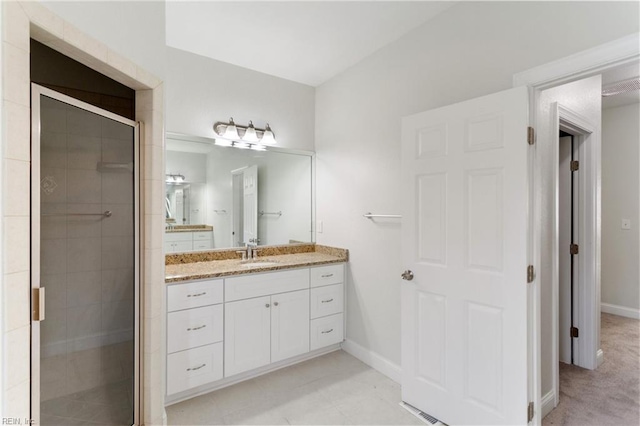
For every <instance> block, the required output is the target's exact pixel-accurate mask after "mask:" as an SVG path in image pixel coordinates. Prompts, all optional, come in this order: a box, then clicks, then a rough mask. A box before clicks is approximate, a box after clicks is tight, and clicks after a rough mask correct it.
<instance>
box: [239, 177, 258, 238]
mask: <svg viewBox="0 0 640 426" xmlns="http://www.w3.org/2000/svg"><path fill="white" fill-rule="evenodd" d="M242 181H243V191H244V192H243V194H244V195H243V209H244V222H243V232H244V242H245V244H246V243H252V242H257V241H255V240H256V239H257V238H258V166H256V165H253V166H249V167H247V168H246V169H244V172H243V174H242Z"/></svg>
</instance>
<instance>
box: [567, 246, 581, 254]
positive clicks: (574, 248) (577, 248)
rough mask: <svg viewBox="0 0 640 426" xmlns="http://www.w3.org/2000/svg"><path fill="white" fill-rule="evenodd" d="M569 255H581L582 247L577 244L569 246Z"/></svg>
mask: <svg viewBox="0 0 640 426" xmlns="http://www.w3.org/2000/svg"><path fill="white" fill-rule="evenodd" d="M569 253H571V254H578V253H580V246H579V245H577V244H571V245H570V246H569Z"/></svg>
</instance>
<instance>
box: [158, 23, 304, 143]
mask: <svg viewBox="0 0 640 426" xmlns="http://www.w3.org/2000/svg"><path fill="white" fill-rule="evenodd" d="M212 25H213V24H212ZM238 31H241V29H238ZM166 99H167V113H166V126H165V127H166V130H167V131H169V132H176V133H184V134H187V135H195V136H203V137H209V138H211V137H213V136H214V133H213V123H215V122H216V121H227V120H228V119H229V117H233V118H234V120H235V122H236V123H237V124H241V125H247V124H248V122H249V120H253V122H254V125H255V126H256V127H263V126H264V125H265V123H269V124H270V125H271V127H272V129H273V131H274V133H275V135H276V139H277V140H278V144H279V146H281V147H286V148H296V149H305V150H313V147H314V120H315V116H314V114H315V112H314V111H315V109H314V108H315V104H314V99H315V89H314V88H313V87H311V86H307V85H304V84H300V83H294V82H292V81H288V80H284V79H281V78H277V77H273V76H269V75H266V74H262V73H259V72H256V71H251V70H248V69H245V68H240V67H237V66H235V65H231V64H227V63H224V62H220V61H216V60H213V59H209V58H206V57H203V56H199V55H195V54H193V53H189V52H185V51H182V50H179V49H174V48H171V47H167V81H166Z"/></svg>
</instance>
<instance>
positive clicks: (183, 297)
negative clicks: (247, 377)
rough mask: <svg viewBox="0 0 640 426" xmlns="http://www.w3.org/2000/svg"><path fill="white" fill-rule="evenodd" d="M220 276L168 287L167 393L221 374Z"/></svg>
mask: <svg viewBox="0 0 640 426" xmlns="http://www.w3.org/2000/svg"><path fill="white" fill-rule="evenodd" d="M223 285H224V283H223V280H204V281H194V282H191V283H187V284H183V285H180V286H169V287H168V289H167V310H168V313H167V394H175V393H178V392H182V391H185V390H188V389H191V388H194V387H197V386H201V385H204V384H207V383H211V382H214V381H216V380H219V379H221V378H222V377H223V375H224V374H223V366H224V363H223V344H222V340H223V330H224V324H223V311H224V307H223V304H222V303H223V300H224V299H223V290H224V289H223Z"/></svg>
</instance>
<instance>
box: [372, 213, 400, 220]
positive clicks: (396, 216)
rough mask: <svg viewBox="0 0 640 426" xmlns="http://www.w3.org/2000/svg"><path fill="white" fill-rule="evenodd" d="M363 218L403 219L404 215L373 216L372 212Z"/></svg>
mask: <svg viewBox="0 0 640 426" xmlns="http://www.w3.org/2000/svg"><path fill="white" fill-rule="evenodd" d="M362 216H364V217H366V218H367V219H373V218H374V217H386V218H389V219H402V215H400V214H373V213H371V212H367V213H366V214H363V215H362Z"/></svg>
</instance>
